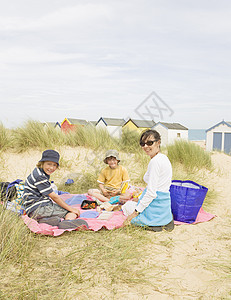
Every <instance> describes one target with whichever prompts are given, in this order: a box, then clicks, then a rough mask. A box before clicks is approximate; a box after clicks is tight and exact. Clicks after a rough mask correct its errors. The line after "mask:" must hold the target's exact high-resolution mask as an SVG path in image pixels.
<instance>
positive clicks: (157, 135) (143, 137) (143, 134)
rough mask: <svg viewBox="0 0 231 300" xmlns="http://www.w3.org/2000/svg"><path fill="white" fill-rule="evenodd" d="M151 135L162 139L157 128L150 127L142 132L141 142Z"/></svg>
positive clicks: (158, 139) (156, 138)
mask: <svg viewBox="0 0 231 300" xmlns="http://www.w3.org/2000/svg"><path fill="white" fill-rule="evenodd" d="M150 135H152V136H153V137H154V139H155V140H157V141H161V136H160V134H159V132H157V131H156V130H152V129H148V130H146V131H144V132H143V133H142V134H141V137H140V142H143V141H145V140H146V139H147V138H148V137H149V136H150Z"/></svg>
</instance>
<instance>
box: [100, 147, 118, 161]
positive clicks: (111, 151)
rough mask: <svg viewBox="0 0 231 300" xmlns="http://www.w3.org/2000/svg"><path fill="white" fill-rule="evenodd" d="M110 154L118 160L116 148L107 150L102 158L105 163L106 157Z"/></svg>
mask: <svg viewBox="0 0 231 300" xmlns="http://www.w3.org/2000/svg"><path fill="white" fill-rule="evenodd" d="M111 156H112V157H115V158H116V159H117V160H118V162H120V159H119V153H118V152H117V151H116V150H108V151H107V152H106V155H105V158H104V160H103V161H104V163H105V164H106V163H107V158H108V157H111Z"/></svg>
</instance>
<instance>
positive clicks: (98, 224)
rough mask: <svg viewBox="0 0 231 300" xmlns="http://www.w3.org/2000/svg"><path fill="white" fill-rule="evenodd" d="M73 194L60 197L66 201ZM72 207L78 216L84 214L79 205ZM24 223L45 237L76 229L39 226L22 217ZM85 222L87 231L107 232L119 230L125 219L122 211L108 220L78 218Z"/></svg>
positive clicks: (113, 213)
mask: <svg viewBox="0 0 231 300" xmlns="http://www.w3.org/2000/svg"><path fill="white" fill-rule="evenodd" d="M73 196H75V195H73V194H63V195H61V196H60V197H61V198H62V199H63V200H64V201H66V200H67V199H69V198H71V197H73ZM87 198H88V199H91V198H90V196H87ZM72 206H73V207H77V208H78V209H79V210H80V214H81V213H83V212H86V210H83V209H81V208H80V204H74V205H72ZM91 211H96V210H95V209H91ZM22 219H23V221H24V223H25V224H26V225H27V227H28V228H29V229H30V230H31V231H33V232H34V233H39V234H45V235H53V236H58V235H61V234H62V233H63V232H64V231H72V230H78V228H77V229H59V228H58V227H57V226H51V225H48V224H44V223H41V224H39V223H38V222H37V221H35V220H33V219H31V218H29V217H28V216H27V215H24V216H22ZM80 219H82V220H85V221H86V222H87V223H88V226H89V230H93V231H98V230H100V229H101V228H106V229H108V230H112V229H115V228H120V227H121V226H122V224H123V222H124V220H125V219H126V217H125V216H124V214H123V213H122V211H115V212H112V216H111V217H110V218H109V219H108V220H98V219H97V218H80Z"/></svg>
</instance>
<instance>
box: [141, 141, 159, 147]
mask: <svg viewBox="0 0 231 300" xmlns="http://www.w3.org/2000/svg"><path fill="white" fill-rule="evenodd" d="M157 141H158V140H154V141H147V142H143V141H141V142H140V146H141V147H144V146H145V145H147V146H152V145H153V144H154V143H155V142H157Z"/></svg>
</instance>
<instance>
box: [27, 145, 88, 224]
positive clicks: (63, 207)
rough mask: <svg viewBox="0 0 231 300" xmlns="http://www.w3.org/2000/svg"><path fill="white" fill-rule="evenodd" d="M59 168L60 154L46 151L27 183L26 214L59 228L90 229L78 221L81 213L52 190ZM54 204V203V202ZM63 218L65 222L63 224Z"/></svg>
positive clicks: (83, 222)
mask: <svg viewBox="0 0 231 300" xmlns="http://www.w3.org/2000/svg"><path fill="white" fill-rule="evenodd" d="M58 167H59V153H58V152H57V151H55V150H45V151H44V152H43V153H42V158H41V160H40V161H39V162H38V164H37V167H36V168H35V169H34V170H33V172H32V173H31V174H30V175H29V176H28V177H27V179H26V181H25V187H24V194H23V204H24V207H25V210H26V214H27V215H28V216H29V217H30V218H33V219H35V220H37V221H38V223H46V224H49V225H53V226H58V227H59V228H62V229H65V228H76V227H78V226H80V225H85V226H86V227H88V225H87V223H86V222H85V221H84V220H76V218H78V217H79V215H80V212H79V210H78V209H77V208H75V207H71V206H69V205H68V204H66V203H65V202H64V201H63V200H62V199H61V198H60V197H59V196H58V195H57V194H55V192H54V191H53V190H52V188H51V184H50V182H49V179H50V175H51V174H52V173H53V172H54V171H55V170H56V169H57V168H58ZM52 200H53V201H54V202H53V201H52ZM61 218H64V219H65V221H62V222H61Z"/></svg>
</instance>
